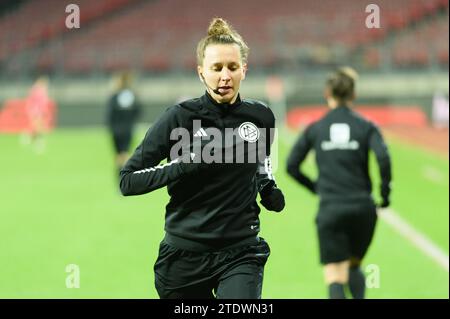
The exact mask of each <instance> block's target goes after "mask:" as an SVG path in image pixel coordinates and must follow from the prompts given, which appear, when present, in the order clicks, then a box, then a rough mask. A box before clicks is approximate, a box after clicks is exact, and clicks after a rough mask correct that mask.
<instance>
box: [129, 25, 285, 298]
mask: <svg viewBox="0 0 450 319" xmlns="http://www.w3.org/2000/svg"><path fill="white" fill-rule="evenodd" d="M248 51H249V49H248V47H247V45H246V44H245V42H244V41H243V39H242V38H241V36H240V35H239V34H238V33H237V32H236V31H235V30H234V29H233V28H232V27H231V26H230V25H229V24H228V23H227V22H226V21H224V20H223V19H220V18H215V19H214V20H213V21H212V22H211V24H210V26H209V29H208V35H207V36H206V37H204V38H203V39H202V40H201V41H200V42H199V44H198V46H197V62H198V67H197V71H198V75H199V78H200V80H201V81H202V82H203V83H204V85H205V86H206V92H205V94H204V95H203V96H201V97H199V98H195V99H191V100H187V101H184V102H181V103H179V104H177V105H174V106H172V107H170V108H168V109H167V110H166V112H165V113H164V114H163V115H162V116H161V118H160V119H159V120H158V121H157V122H156V123H155V124H154V125H153V126H152V127H151V128H150V129H149V130H148V132H147V134H146V136H145V138H144V140H143V141H142V143H141V144H140V146H138V148H137V149H136V151H135V152H134V154H133V155H132V157H131V158H130V159H129V160H128V162H127V163H126V165H125V167H124V168H123V170H122V171H121V181H120V188H121V190H122V193H123V194H124V195H125V196H128V195H140V194H145V193H148V192H151V191H153V190H155V189H157V188H160V187H164V186H166V185H167V189H168V193H169V195H170V201H169V203H168V204H167V206H166V220H165V231H166V235H165V237H164V239H163V240H162V242H161V244H160V247H159V256H158V258H157V260H156V263H155V266H154V271H155V286H156V290H157V291H158V294H159V296H160V297H161V298H214V297H216V298H261V289H262V281H263V270H264V265H265V263H266V261H267V258H268V257H269V254H270V249H269V246H268V244H267V243H266V241H265V240H264V239H263V238H260V237H258V233H259V230H260V223H259V217H258V215H259V212H260V208H259V206H258V204H257V202H256V197H257V194H258V192H259V194H260V196H261V204H262V205H263V206H264V207H265V208H266V209H268V210H272V211H276V212H279V211H281V210H282V209H283V208H284V196H283V194H282V192H281V191H280V190H279V189H278V188H277V186H276V184H275V182H274V180H273V177H272V174H271V167H270V160H269V157H268V156H269V155H270V145H271V142H272V136H273V135H272V134H273V129H274V125H275V118H274V115H273V113H272V111H271V110H270V109H269V108H268V107H267V106H265V105H264V104H262V103H261V102H259V101H255V100H249V99H241V97H240V95H239V87H240V84H241V81H242V80H243V79H244V78H245V74H246V70H247V57H248ZM180 135H181V136H182V139H181V141H180V140H177V137H178V138H179V136H180ZM186 141H187V142H186ZM211 144H213V146H212V145H211ZM256 146H257V147H258V148H260V147H261V146H263V147H262V148H263V149H264V158H263V159H260V157H261V156H260V157H258V160H255V161H253V160H250V159H251V158H252V154H253V153H252V150H255V147H256ZM180 150H181V153H182V155H180ZM230 150H232V151H231V152H230ZM257 152H258V155H259V154H260V153H261V149H258V150H257ZM224 153H226V159H225V160H224V159H223V154H224ZM186 155H187V156H186ZM253 155H254V154H253ZM238 157H241V158H238ZM164 159H167V160H168V163H167V164H164V165H158V164H159V163H160V162H161V161H162V160H164ZM211 159H212V160H211ZM242 159H245V160H242Z"/></svg>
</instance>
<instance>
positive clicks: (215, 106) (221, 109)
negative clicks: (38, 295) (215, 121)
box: [201, 91, 242, 114]
mask: <svg viewBox="0 0 450 319" xmlns="http://www.w3.org/2000/svg"><path fill="white" fill-rule="evenodd" d="M201 99H202V102H203V103H202V104H203V106H204V107H205V108H206V109H208V110H210V111H213V112H216V113H219V114H226V113H228V112H230V111H232V110H234V109H236V108H237V107H239V106H240V105H241V104H242V100H241V96H240V94H239V93H238V96H237V98H236V101H234V103H233V104H230V103H218V102H217V101H216V100H214V99H213V97H212V96H211V95H210V94H209V93H208V92H207V91H205V94H204V95H203V96H202V97H201Z"/></svg>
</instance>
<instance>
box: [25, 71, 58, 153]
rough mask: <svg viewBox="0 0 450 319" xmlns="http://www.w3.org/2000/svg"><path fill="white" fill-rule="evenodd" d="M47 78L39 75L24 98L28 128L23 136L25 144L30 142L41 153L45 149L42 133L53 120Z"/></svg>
mask: <svg viewBox="0 0 450 319" xmlns="http://www.w3.org/2000/svg"><path fill="white" fill-rule="evenodd" d="M48 85H49V80H48V77H46V76H40V77H39V78H38V79H37V80H36V82H34V84H33V86H32V87H31V89H30V93H29V94H28V96H27V98H26V99H25V110H26V115H27V117H28V119H29V120H28V123H29V125H28V130H27V132H26V133H25V135H24V137H23V141H24V143H25V144H31V145H32V147H33V149H34V151H35V152H36V153H38V154H42V153H43V152H44V151H45V136H44V134H45V133H46V131H47V130H48V129H49V124H50V121H52V120H53V118H52V117H53V110H52V109H51V108H52V106H53V103H51V101H50V97H49V95H48Z"/></svg>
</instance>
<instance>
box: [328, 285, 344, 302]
mask: <svg viewBox="0 0 450 319" xmlns="http://www.w3.org/2000/svg"><path fill="white" fill-rule="evenodd" d="M328 294H329V297H330V299H345V292H344V285H343V284H339V283H337V282H333V283H332V284H330V285H329V286H328Z"/></svg>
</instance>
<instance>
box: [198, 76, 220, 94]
mask: <svg viewBox="0 0 450 319" xmlns="http://www.w3.org/2000/svg"><path fill="white" fill-rule="evenodd" d="M200 76H201V77H202V82H203V84H204V85H205V86H206V88H208V89H210V90H211V91H213V92H214V93H215V94H219V95H220V91H219V89H218V88H215V89H213V88H212V87H210V86H209V85H208V84H206V81H205V78H204V77H203V73H200Z"/></svg>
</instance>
